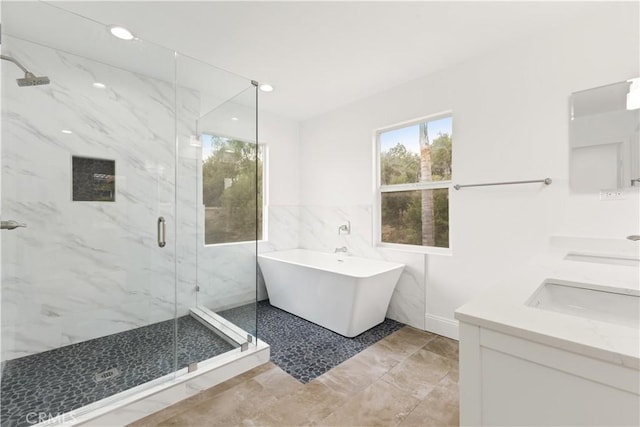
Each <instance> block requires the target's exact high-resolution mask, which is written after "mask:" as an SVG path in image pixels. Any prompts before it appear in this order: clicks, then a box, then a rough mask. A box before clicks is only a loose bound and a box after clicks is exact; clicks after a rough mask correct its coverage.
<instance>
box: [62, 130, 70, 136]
mask: <svg viewBox="0 0 640 427" xmlns="http://www.w3.org/2000/svg"><path fill="white" fill-rule="evenodd" d="M61 132H62V133H66V134H67V135H70V134H72V133H73V132H72V131H70V130H67V129H62V130H61Z"/></svg>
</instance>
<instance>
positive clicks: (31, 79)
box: [16, 71, 51, 87]
mask: <svg viewBox="0 0 640 427" xmlns="http://www.w3.org/2000/svg"><path fill="white" fill-rule="evenodd" d="M16 81H17V82H18V86H21V87H22V86H38V85H48V84H49V83H51V82H50V81H49V77H47V76H42V77H36V76H34V75H33V73H30V72H28V71H27V72H26V73H24V78H22V79H16Z"/></svg>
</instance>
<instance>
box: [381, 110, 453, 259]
mask: <svg viewBox="0 0 640 427" xmlns="http://www.w3.org/2000/svg"><path fill="white" fill-rule="evenodd" d="M452 128H453V117H452V116H451V115H450V114H447V115H439V116H436V117H433V118H429V119H424V120H421V121H417V122H414V123H412V124H410V125H403V126H402V127H395V128H392V129H386V130H381V131H378V132H377V145H378V151H377V152H378V173H379V176H378V191H379V193H378V194H379V201H380V214H379V230H380V234H379V236H378V238H379V241H380V242H381V243H384V244H400V245H415V246H424V247H437V248H448V247H449V187H450V185H451V146H452V139H453V138H452V137H453V132H452Z"/></svg>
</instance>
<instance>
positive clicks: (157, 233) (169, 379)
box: [0, 2, 268, 427]
mask: <svg viewBox="0 0 640 427" xmlns="http://www.w3.org/2000/svg"><path fill="white" fill-rule="evenodd" d="M2 18H3V22H2V28H1V30H2V46H1V48H2V59H3V60H6V61H2V62H1V63H0V64H2V67H3V68H2V100H1V101H2V140H1V141H2V146H1V157H0V161H1V163H2V177H1V178H2V179H1V184H2V187H1V193H0V196H1V197H0V209H1V211H0V212H1V217H2V218H1V219H2V221H3V224H5V223H6V224H14V223H16V224H20V225H26V227H22V226H21V227H9V226H7V227H3V230H2V231H1V232H0V243H1V252H0V258H1V266H0V267H1V280H2V286H1V288H0V309H1V337H0V338H1V341H2V348H1V361H2V362H1V364H2V365H1V366H2V370H1V377H0V383H1V402H0V407H1V409H0V411H1V425H2V427H9V426H11V427H13V426H27V425H33V424H36V423H38V422H49V421H56V422H69V421H82V420H87V419H89V418H91V417H92V415H91V414H94V413H95V411H96V410H98V411H104V408H106V407H115V406H117V405H119V404H121V403H122V402H124V401H125V400H126V399H128V400H130V401H135V400H138V399H139V397H140V393H150V392H151V391H153V392H157V391H158V387H160V388H162V387H164V386H165V385H167V384H174V383H176V382H179V381H182V380H183V379H185V378H191V377H194V376H197V375H200V376H199V380H202V378H204V377H205V376H206V375H209V374H205V375H202V373H203V371H205V370H209V369H213V370H215V369H228V368H229V367H232V366H233V365H234V363H236V361H240V362H242V363H241V364H242V366H243V367H242V368H238V369H248V368H250V367H251V363H254V362H253V359H254V358H253V357H250V356H248V355H251V354H254V353H255V352H256V351H258V350H260V349H264V346H262V347H260V346H259V345H258V343H259V340H257V335H256V323H255V322H256V315H255V313H256V311H255V310H256V308H255V306H256V277H257V276H256V271H257V270H256V268H257V267H256V239H255V238H253V239H249V241H246V242H242V243H236V244H233V245H225V244H216V245H205V241H204V225H203V222H204V215H205V214H204V207H203V206H202V191H203V189H202V173H203V172H202V162H203V158H202V157H203V156H202V147H201V144H200V143H199V139H198V137H197V135H199V134H200V133H202V132H205V131H206V132H210V133H216V134H223V135H227V136H230V137H237V138H241V139H243V140H245V141H247V140H248V141H254V142H255V141H257V132H256V129H257V124H256V118H257V114H256V108H257V88H256V86H255V84H254V82H252V81H251V80H250V79H247V78H243V77H240V76H237V75H233V74H231V73H228V72H225V71H222V70H220V69H217V68H215V67H213V66H211V65H208V64H205V63H202V62H200V61H198V60H195V59H192V58H189V57H186V56H184V55H182V54H180V53H178V52H175V51H173V50H170V49H166V48H164V47H161V46H158V45H155V44H153V43H150V42H148V41H144V40H141V39H135V40H131V41H124V40H120V39H116V38H114V37H113V36H112V35H111V34H110V33H109V31H108V28H109V27H108V25H106V23H105V24H99V23H96V22H95V21H91V20H87V19H84V18H82V17H80V16H78V15H75V14H71V13H68V12H66V11H65V10H63V9H60V8H58V7H54V6H51V5H50V4H47V3H44V2H4V3H3V4H2ZM60 28H64V29H65V30H64V31H60ZM15 58H18V59H19V61H18V60H16V59H15ZM7 61H10V62H13V63H14V64H16V65H17V66H19V67H20V68H21V69H22V70H23V72H25V77H24V78H22V79H18V85H19V86H24V85H34V86H35V87H33V88H31V89H28V90H27V89H22V88H20V87H19V86H17V85H16V84H15V82H14V81H13V79H14V78H15V73H16V72H17V71H18V70H16V69H15V67H14V65H13V64H9V62H7ZM23 64H26V65H28V68H27V67H25V66H24V65H23ZM28 70H38V71H40V70H42V71H44V72H46V74H47V75H48V76H49V77H50V80H49V77H36V76H35V75H33V74H32V73H31V72H30V71H28ZM232 112H233V116H230V114H231V113H232ZM231 117H236V118H238V117H240V118H241V120H236V121H231V120H230V119H231ZM254 145H255V144H254ZM256 168H257V161H256ZM234 190H235V191H239V190H240V189H239V188H237V187H236V188H235V189H234ZM252 191H254V192H255V188H254V189H253V190H252ZM245 196H247V197H254V198H255V197H256V196H255V194H248V195H245ZM245 198H246V197H245ZM12 221H13V222H12ZM237 307H242V309H241V311H242V313H243V316H242V319H241V321H240V320H238V321H236V320H234V319H235V318H232V317H230V316H226V317H225V313H228V312H229V310H233V309H235V308H237ZM236 312H237V310H236ZM219 313H222V314H223V315H222V316H221V315H220V314H219ZM260 351H262V350H260ZM267 351H268V350H267ZM252 352H253V353H252ZM249 359H251V360H252V361H251V363H249V362H248V360H249ZM255 360H256V362H258V361H259V360H261V359H259V358H255ZM222 365H224V366H222ZM220 366H222V367H220ZM219 367H220V368H219ZM234 369H236V368H234ZM236 372H237V369H236ZM225 375H226V374H220V375H218V377H219V378H224V377H225ZM193 390H196V389H195V388H194V389H193ZM194 392H195V391H194ZM123 399H125V400H123ZM105 405H107V406H105ZM121 412H127V411H121ZM123 422H124V421H123ZM118 423H120V421H119V422H118Z"/></svg>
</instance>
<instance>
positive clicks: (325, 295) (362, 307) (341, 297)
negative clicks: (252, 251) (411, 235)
mask: <svg viewBox="0 0 640 427" xmlns="http://www.w3.org/2000/svg"><path fill="white" fill-rule="evenodd" d="M258 263H259V264H260V269H261V270H262V274H263V276H264V280H265V285H266V286H267V293H268V294H269V301H270V303H271V305H273V306H275V307H278V308H280V309H282V310H285V311H288V312H289V313H292V314H295V315H296V316H300V317H302V318H303V319H306V320H309V321H310V322H313V323H316V324H318V325H320V326H323V327H325V328H327V329H330V330H332V331H334V332H337V333H339V334H340V335H344V336H346V337H350V338H351V337H355V336H356V335H359V334H361V333H362V332H364V331H366V330H367V329H370V328H372V327H374V326H375V325H377V324H379V323H382V322H383V321H384V317H385V314H386V312H387V308H388V306H389V302H390V301H391V294H392V293H393V289H394V288H395V287H396V283H397V282H398V279H399V278H400V273H402V269H403V268H404V264H398V263H393V262H387V261H378V260H372V259H366V258H357V257H351V256H345V255H343V254H340V255H334V254H329V253H323V252H316V251H310V250H306V249H293V250H288V251H280V252H271V253H266V254H261V255H258Z"/></svg>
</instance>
